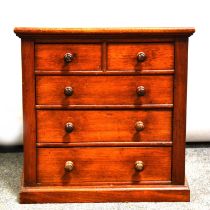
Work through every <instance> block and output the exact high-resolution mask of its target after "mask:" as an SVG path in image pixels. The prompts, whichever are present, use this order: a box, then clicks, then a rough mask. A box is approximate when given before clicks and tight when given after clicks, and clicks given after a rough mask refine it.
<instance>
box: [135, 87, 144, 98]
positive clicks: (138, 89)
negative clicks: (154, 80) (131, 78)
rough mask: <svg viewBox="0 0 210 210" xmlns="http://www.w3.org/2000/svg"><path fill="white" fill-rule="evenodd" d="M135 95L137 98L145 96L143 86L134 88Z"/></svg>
mask: <svg viewBox="0 0 210 210" xmlns="http://www.w3.org/2000/svg"><path fill="white" fill-rule="evenodd" d="M136 93H137V95H138V96H144V95H145V88H144V86H138V87H137V88H136Z"/></svg>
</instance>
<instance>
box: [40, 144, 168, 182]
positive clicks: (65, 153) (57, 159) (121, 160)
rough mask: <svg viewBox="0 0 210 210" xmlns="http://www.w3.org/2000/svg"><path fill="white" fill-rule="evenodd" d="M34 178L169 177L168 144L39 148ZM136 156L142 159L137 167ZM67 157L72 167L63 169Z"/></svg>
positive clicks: (129, 179) (110, 179) (128, 179)
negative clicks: (140, 167) (137, 168)
mask: <svg viewBox="0 0 210 210" xmlns="http://www.w3.org/2000/svg"><path fill="white" fill-rule="evenodd" d="M37 152H38V156H37V162H38V164H37V182H38V183H40V184H46V185H53V184H54V185H55V184H58V185H74V184H77V185H86V184H88V183H91V185H92V184H94V183H95V184H100V182H101V183H104V182H105V183H109V184H112V183H122V182H123V183H127V184H138V183H141V181H169V180H171V148H167V147H164V148H146V147H143V148H138V147H132V148H130V147H129V148H125V147H119V148H108V147H101V148H94V147H92V148H90V147H89V148H39V149H38V151H37ZM137 160H141V161H143V162H144V169H143V171H141V172H139V171H136V170H135V168H134V166H135V162H136V161H137ZM66 161H72V162H73V163H74V168H73V170H72V171H71V172H66V171H65V170H64V166H65V163H66Z"/></svg>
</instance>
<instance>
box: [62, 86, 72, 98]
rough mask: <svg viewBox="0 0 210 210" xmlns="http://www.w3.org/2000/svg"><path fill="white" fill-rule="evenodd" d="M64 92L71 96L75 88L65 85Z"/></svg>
mask: <svg viewBox="0 0 210 210" xmlns="http://www.w3.org/2000/svg"><path fill="white" fill-rule="evenodd" d="M64 94H65V95H66V96H71V95H72V94H73V88H72V87H65V89H64Z"/></svg>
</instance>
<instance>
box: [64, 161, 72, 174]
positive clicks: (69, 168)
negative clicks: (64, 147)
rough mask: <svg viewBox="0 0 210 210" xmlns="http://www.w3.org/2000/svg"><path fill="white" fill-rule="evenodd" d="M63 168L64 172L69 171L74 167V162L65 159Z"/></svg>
mask: <svg viewBox="0 0 210 210" xmlns="http://www.w3.org/2000/svg"><path fill="white" fill-rule="evenodd" d="M64 168H65V171H66V172H70V171H72V170H73V168H74V163H73V162H72V161H66V163H65V167H64Z"/></svg>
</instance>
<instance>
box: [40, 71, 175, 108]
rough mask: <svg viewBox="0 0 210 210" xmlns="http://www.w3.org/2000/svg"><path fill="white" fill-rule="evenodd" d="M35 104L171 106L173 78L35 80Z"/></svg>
mask: <svg viewBox="0 0 210 210" xmlns="http://www.w3.org/2000/svg"><path fill="white" fill-rule="evenodd" d="M36 103H37V104H41V105H43V104H46V105H141V104H173V76H172V75H167V76H166V75H165V76H37V77H36Z"/></svg>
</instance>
